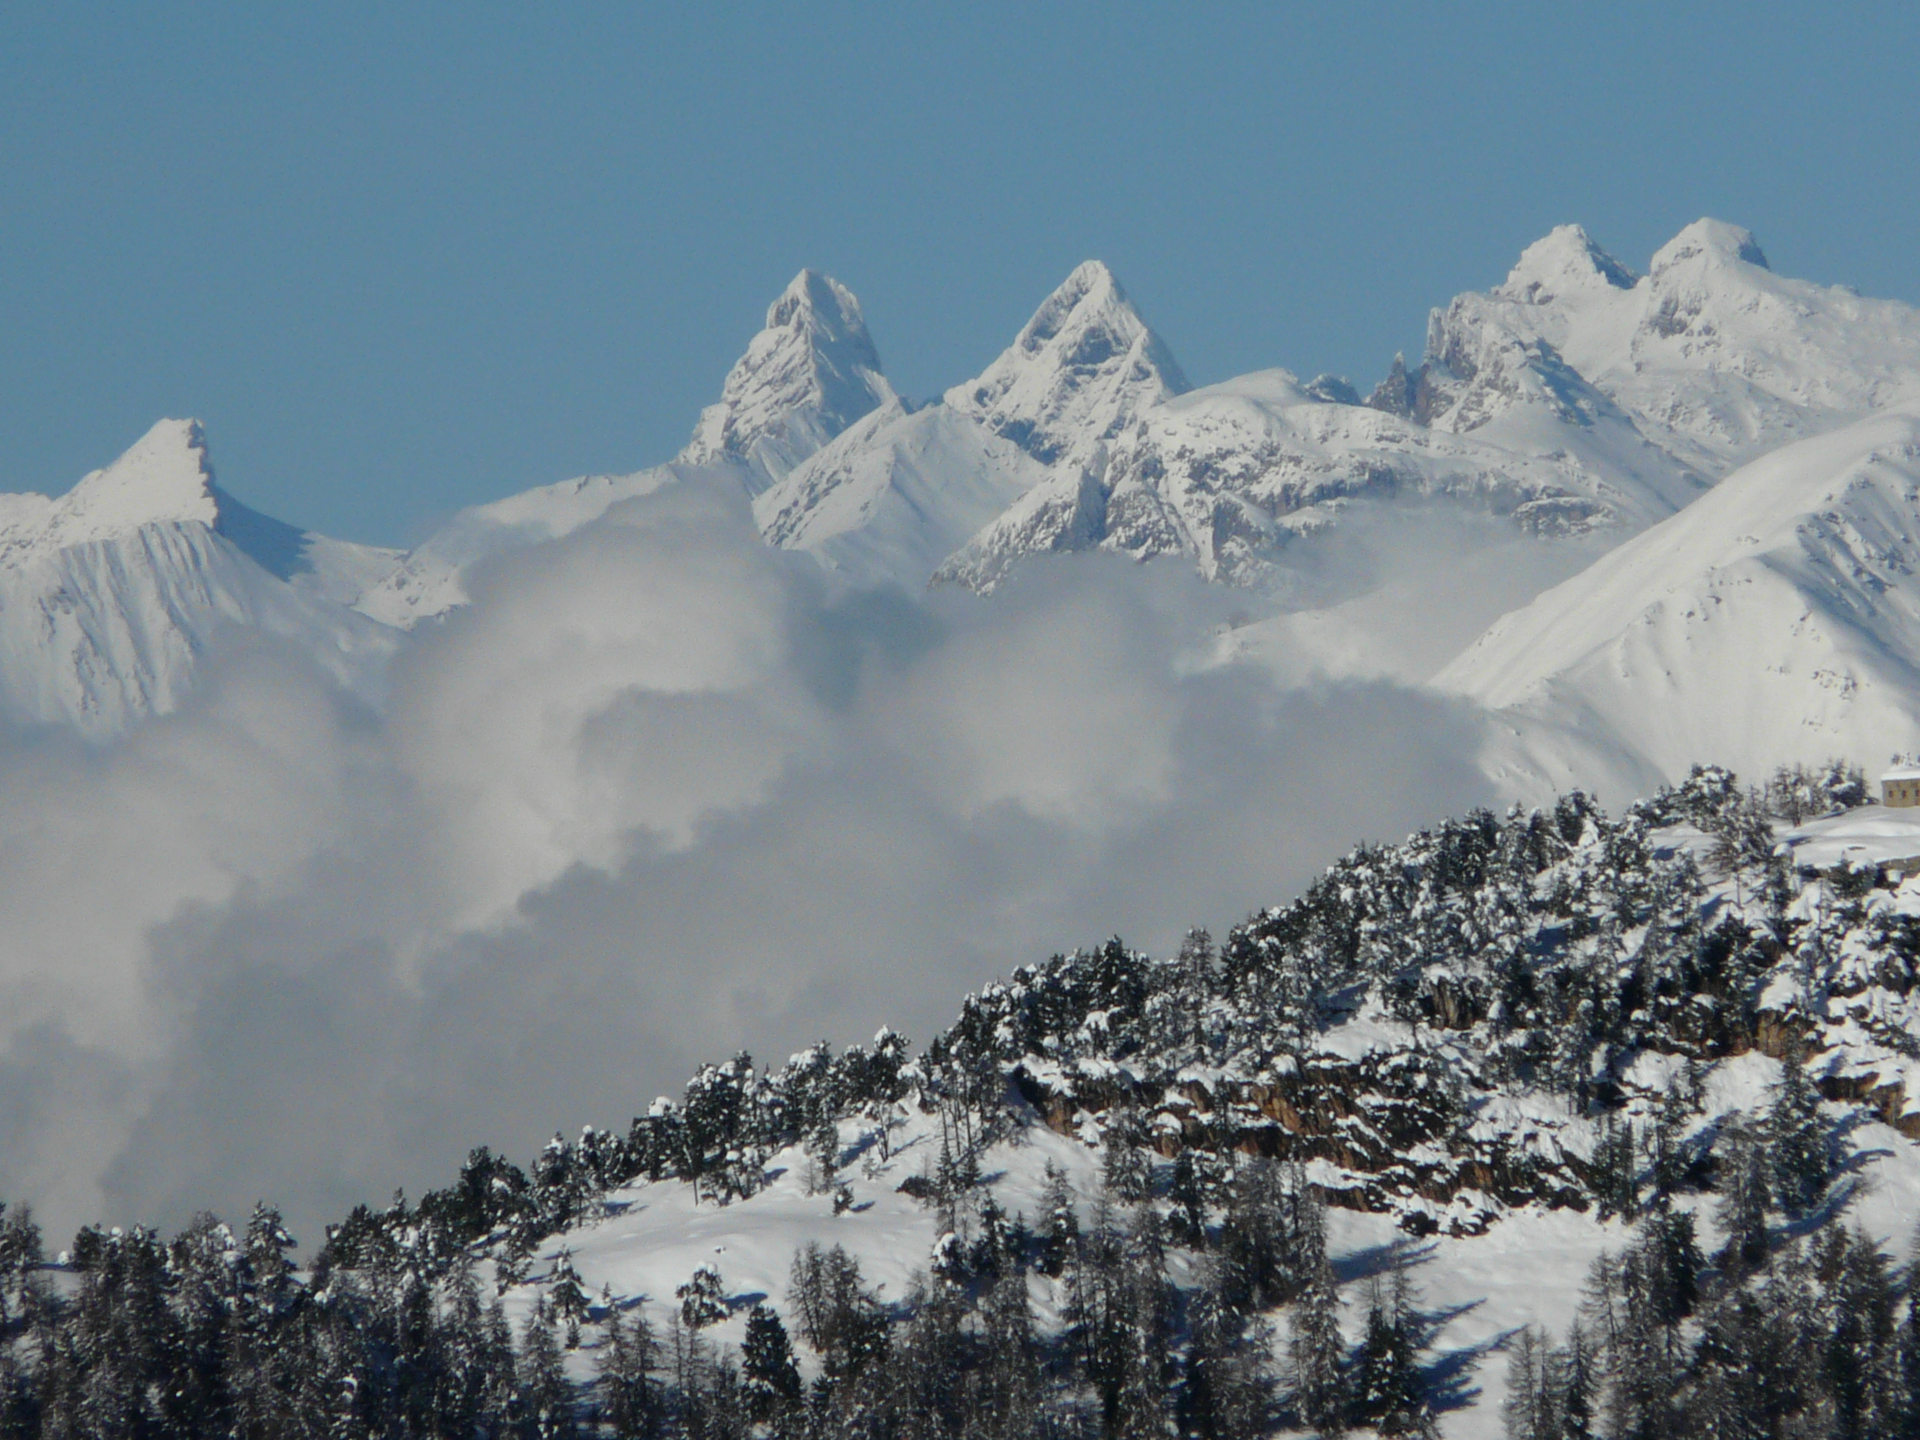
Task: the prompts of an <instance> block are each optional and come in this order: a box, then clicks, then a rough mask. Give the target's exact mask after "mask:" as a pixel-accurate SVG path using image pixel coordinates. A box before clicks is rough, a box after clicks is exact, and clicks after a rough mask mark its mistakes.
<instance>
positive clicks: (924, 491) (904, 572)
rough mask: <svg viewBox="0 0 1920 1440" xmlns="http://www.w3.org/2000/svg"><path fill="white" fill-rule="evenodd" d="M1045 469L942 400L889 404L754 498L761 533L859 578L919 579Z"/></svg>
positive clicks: (908, 581) (909, 583)
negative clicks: (916, 406)
mask: <svg viewBox="0 0 1920 1440" xmlns="http://www.w3.org/2000/svg"><path fill="white" fill-rule="evenodd" d="M1048 473H1049V472H1048V471H1047V469H1046V467H1045V466H1043V465H1042V464H1041V463H1040V462H1039V461H1038V460H1035V459H1034V458H1033V457H1032V456H1030V455H1028V454H1027V453H1026V452H1025V451H1024V450H1022V449H1020V447H1019V446H1017V445H1015V444H1014V443H1013V442H1012V441H1010V440H1007V439H1004V438H1002V437H1001V436H998V435H996V434H994V433H993V432H992V431H991V430H989V429H988V428H987V427H986V426H984V425H982V424H980V423H979V422H977V421H975V420H972V419H969V418H968V417H966V416H964V415H961V414H959V413H957V412H956V411H953V410H949V409H947V408H945V407H944V406H932V407H929V408H927V409H923V410H916V411H911V412H910V411H908V410H907V409H906V408H905V407H904V406H902V405H900V404H899V403H898V402H895V403H893V404H890V405H888V406H887V407H886V408H884V409H881V410H876V411H874V412H873V413H871V414H870V415H868V416H866V417H865V418H864V419H862V420H860V421H857V422H856V423H855V424H854V425H853V426H852V427H851V428H850V429H848V430H846V431H845V432H843V433H842V434H841V435H840V436H838V437H837V438H836V439H834V440H833V441H831V442H829V443H828V444H827V446H826V447H825V448H823V449H821V450H819V451H817V452H816V453H815V454H813V455H812V456H810V457H809V458H808V459H806V460H805V461H803V462H801V464H799V465H798V466H796V467H795V468H794V469H793V470H792V471H791V472H789V474H788V475H787V477H786V478H785V479H784V480H782V481H780V482H779V483H778V484H777V485H775V486H774V487H773V488H772V489H770V490H767V491H765V492H764V493H762V494H761V495H759V496H758V497H757V498H756V499H755V501H754V507H753V509H754V516H755V518H756V519H757V520H758V522H759V525H760V530H761V533H762V534H764V535H765V536H766V537H767V540H768V541H769V542H770V543H772V544H774V545H778V546H781V547H782V548H785V549H791V550H806V551H809V552H810V553H812V554H814V555H816V556H817V557H819V559H820V560H821V561H823V562H824V563H825V564H826V565H828V566H829V567H830V568H832V569H834V570H836V571H839V572H841V573H842V574H845V575H846V576H848V577H849V578H850V579H853V580H855V581H857V582H862V583H875V582H879V581H883V580H894V581H898V582H900V583H902V584H904V585H907V586H909V587H912V588H918V587H919V586H921V585H924V584H925V583H926V580H927V577H928V576H930V575H931V574H932V573H933V572H934V570H935V569H936V568H937V567H938V566H939V565H940V563H941V561H943V560H945V559H946V557H947V556H948V555H950V554H952V553H953V552H954V551H955V550H957V549H958V548H959V547H960V546H961V545H962V544H964V543H965V542H966V541H967V539H968V538H969V537H971V536H972V535H973V534H974V532H975V531H977V530H979V529H980V528H981V527H982V526H984V525H986V524H988V523H989V522H990V521H991V520H993V519H994V517H995V516H997V515H999V514H1000V513H1001V512H1002V511H1004V510H1005V509H1006V507H1007V506H1008V505H1010V504H1012V503H1014V502H1015V501H1017V500H1018V499H1019V497H1020V496H1021V495H1023V494H1025V493H1026V492H1027V491H1028V490H1030V489H1032V488H1033V487H1034V486H1035V485H1038V484H1040V483H1042V482H1043V481H1044V480H1045V479H1046V478H1047V475H1048Z"/></svg>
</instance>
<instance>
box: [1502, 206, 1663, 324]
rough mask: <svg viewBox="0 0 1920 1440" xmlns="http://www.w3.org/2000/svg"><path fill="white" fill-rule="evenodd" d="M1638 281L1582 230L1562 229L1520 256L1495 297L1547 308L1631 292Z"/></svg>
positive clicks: (1557, 227) (1536, 242)
mask: <svg viewBox="0 0 1920 1440" xmlns="http://www.w3.org/2000/svg"><path fill="white" fill-rule="evenodd" d="M1636 278H1637V277H1636V276H1635V275H1634V273H1633V272H1632V271H1631V270H1629V269H1628V268H1627V267H1626V266H1624V265H1622V264H1621V263H1620V262H1619V261H1618V260H1616V259H1614V258H1613V256H1611V255H1609V254H1608V253H1607V252H1606V251H1604V250H1602V249H1601V248H1600V247H1599V246H1598V245H1596V244H1594V243H1593V240H1592V238H1591V237H1590V236H1589V235H1588V234H1587V232H1586V231H1585V230H1584V229H1582V228H1581V227H1580V226H1578V225H1559V226H1556V227H1554V229H1553V230H1551V231H1550V232H1548V233H1547V234H1546V235H1544V236H1542V237H1541V238H1540V239H1538V240H1536V241H1534V242H1533V244H1531V245H1529V246H1528V247H1527V248H1526V249H1525V250H1523V251H1522V252H1521V253H1520V259H1519V261H1518V262H1517V263H1516V264H1515V265H1514V267H1513V269H1512V270H1511V271H1510V272H1509V273H1508V275H1507V279H1506V283H1505V284H1503V285H1501V286H1500V288H1499V289H1498V290H1497V291H1495V292H1494V293H1496V294H1498V295H1500V296H1502V297H1503V298H1506V299H1510V300H1523V301H1526V302H1528V303H1531V304H1535V305H1546V304H1550V303H1552V302H1553V301H1554V300H1555V299H1557V298H1559V297H1561V296H1566V295H1573V294H1578V293H1580V292H1582V291H1594V290H1599V289H1612V290H1631V289H1632V288H1633V283H1634V280H1635V279H1636Z"/></svg>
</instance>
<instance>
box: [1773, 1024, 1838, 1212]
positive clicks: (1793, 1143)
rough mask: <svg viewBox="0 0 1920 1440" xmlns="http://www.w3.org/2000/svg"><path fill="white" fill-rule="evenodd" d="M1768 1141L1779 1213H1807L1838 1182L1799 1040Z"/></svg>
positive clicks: (1783, 1070)
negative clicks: (1834, 1174)
mask: <svg viewBox="0 0 1920 1440" xmlns="http://www.w3.org/2000/svg"><path fill="white" fill-rule="evenodd" d="M1766 1137H1767V1147H1768V1154H1769V1159H1770V1162H1771V1169H1772V1177H1771V1178H1772V1181H1773V1191H1774V1194H1775V1196H1776V1197H1777V1198H1778V1199H1779V1201H1780V1208H1781V1209H1782V1210H1784V1211H1786V1212H1787V1214H1789V1215H1792V1216H1800V1215H1805V1214H1807V1213H1808V1212H1809V1211H1811V1210H1812V1209H1813V1208H1814V1206H1816V1205H1817V1204H1819V1202H1820V1199H1821V1197H1822V1196H1823V1195H1825V1194H1826V1190H1827V1183H1828V1181H1830V1180H1831V1179H1832V1178H1833V1162H1832V1159H1831V1156H1830V1154H1829V1150H1828V1144H1827V1127H1826V1122H1825V1121H1824V1120H1823V1119H1822V1117H1821V1114H1820V1093H1819V1092H1818V1091H1817V1090H1815V1089H1814V1088H1813V1081H1812V1080H1811V1079H1809V1078H1808V1076H1807V1070H1806V1063H1805V1059H1804V1056H1803V1053H1802V1046H1801V1044H1800V1043H1799V1042H1798V1041H1797V1040H1796V1041H1795V1042H1794V1043H1793V1044H1791V1045H1789V1046H1788V1048H1787V1054H1786V1056H1785V1058H1784V1059H1783V1060H1782V1061H1781V1065H1780V1080H1779V1083H1778V1084H1777V1085H1775V1087H1774V1091H1773V1108H1772V1110H1771V1111H1770V1112H1769V1114H1768V1116H1767V1130H1766Z"/></svg>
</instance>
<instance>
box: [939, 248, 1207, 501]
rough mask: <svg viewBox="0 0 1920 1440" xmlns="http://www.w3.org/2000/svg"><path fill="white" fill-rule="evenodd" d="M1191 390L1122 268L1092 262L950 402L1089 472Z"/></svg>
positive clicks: (1051, 458)
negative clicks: (1154, 408)
mask: <svg viewBox="0 0 1920 1440" xmlns="http://www.w3.org/2000/svg"><path fill="white" fill-rule="evenodd" d="M1187 388H1188V387H1187V379H1186V376H1184V375H1182V374H1181V373H1180V366H1179V365H1178V364H1177V363H1176V362H1175V360H1174V358H1173V354H1172V352H1171V351H1170V350H1168V349H1167V347H1166V344H1165V343H1164V342H1163V341H1162V340H1161V339H1160V337H1159V336H1158V335H1156V334H1154V333H1153V331H1152V330H1151V329H1149V328H1148V327H1147V323H1146V322H1145V321H1144V320H1142V319H1141V318H1140V314H1139V312H1138V311H1136V310H1135V309H1134V308H1133V304H1132V302H1131V301H1129V300H1128V299H1127V295H1126V292H1125V291H1124V290H1122V289H1121V288H1120V283H1119V281H1117V280H1115V279H1114V278H1113V272H1111V271H1110V270H1108V269H1107V267H1106V266H1105V265H1103V264H1101V263H1100V262H1099V261H1098V260H1089V261H1087V262H1086V263H1085V264H1083V265H1081V266H1080V267H1079V268H1078V269H1076V270H1075V271H1074V272H1073V273H1072V274H1071V275H1069V276H1068V277H1067V278H1066V281H1065V282H1064V283H1063V284H1062V285H1061V286H1060V288H1059V289H1057V290H1055V291H1054V292H1053V294H1051V295H1049V296H1048V297H1047V299H1046V302H1045V303H1044V304H1042V305H1041V307H1040V308H1039V309H1038V310H1037V311H1035V312H1034V316H1033V318H1032V319H1031V320H1029V321H1028V322H1027V323H1026V326H1025V328H1023V329H1022V330H1021V331H1020V333H1019V335H1017V336H1016V337H1015V338H1014V342H1013V344H1012V345H1011V346H1010V347H1009V348H1008V349H1007V350H1006V351H1005V352H1004V353H1003V354H1002V355H1001V356H1000V358H999V359H997V360H995V361H994V362H993V364H991V365H989V366H988V367H987V368H986V369H985V370H984V371H983V372H981V374H980V376H979V378H977V379H975V380H972V381H969V382H968V383H966V384H964V385H956V386H955V387H954V388H953V389H951V390H949V391H948V392H947V394H946V404H947V406H948V407H949V408H951V409H953V410H956V411H959V412H960V413H961V414H964V415H968V416H970V417H971V418H973V419H975V420H978V421H979V422H980V423H982V424H983V425H985V426H986V427H987V428H988V429H990V430H992V431H994V432H995V433H996V434H999V435H1003V436H1005V437H1006V438H1007V439H1009V440H1011V441H1013V442H1014V443H1015V444H1016V445H1019V446H1020V447H1021V448H1022V449H1024V450H1026V451H1027V452H1028V453H1029V454H1031V455H1032V456H1034V457H1035V458H1036V459H1038V460H1040V461H1042V462H1044V463H1046V464H1049V465H1058V464H1062V463H1071V464H1078V465H1082V466H1086V465H1091V464H1093V463H1095V459H1096V457H1097V456H1098V455H1099V454H1101V453H1102V452H1103V451H1104V448H1105V446H1106V445H1107V443H1108V442H1109V441H1111V440H1113V439H1114V438H1116V437H1117V436H1118V435H1120V434H1121V433H1122V432H1124V431H1125V430H1126V429H1128V428H1129V427H1130V426H1131V425H1132V424H1133V421H1134V419H1135V418H1136V417H1137V416H1138V415H1139V414H1140V412H1141V411H1143V410H1145V409H1146V408H1147V407H1148V406H1151V405H1154V404H1157V403H1159V402H1160V401H1162V400H1165V399H1168V398H1169V397H1171V396H1174V395H1178V394H1181V393H1182V392H1183V391H1185V390H1186V389H1187Z"/></svg>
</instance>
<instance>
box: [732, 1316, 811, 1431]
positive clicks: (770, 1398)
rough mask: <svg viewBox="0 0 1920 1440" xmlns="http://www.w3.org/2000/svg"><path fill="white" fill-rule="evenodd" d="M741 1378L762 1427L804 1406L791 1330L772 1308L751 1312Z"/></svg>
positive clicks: (741, 1364) (751, 1409)
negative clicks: (788, 1329)
mask: <svg viewBox="0 0 1920 1440" xmlns="http://www.w3.org/2000/svg"><path fill="white" fill-rule="evenodd" d="M740 1378H741V1384H742V1387H743V1388H744V1390H745V1392H746V1396H747V1406H748V1409H749V1410H750V1411H751V1412H752V1415H753V1418H754V1419H755V1420H757V1421H760V1422H762V1423H764V1422H766V1421H769V1420H772V1419H773V1418H774V1417H775V1416H777V1415H783V1414H785V1413H786V1412H787V1411H789V1410H791V1409H793V1408H794V1407H795V1406H796V1405H798V1404H799V1403H800V1371H799V1369H798V1368H797V1367H796V1366H795V1365H794V1363H793V1345H792V1343H791V1342H790V1341H789V1340H788V1339H787V1327H786V1326H785V1325H782V1324H781V1323H780V1317H779V1316H778V1315H777V1314H775V1313H774V1311H773V1308H772V1307H771V1306H769V1305H765V1304H760V1305H755V1306H754V1307H753V1309H751V1310H750V1311H748V1312H747V1334H746V1339H745V1341H744V1342H743V1343H742V1345H741V1347H740Z"/></svg>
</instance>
